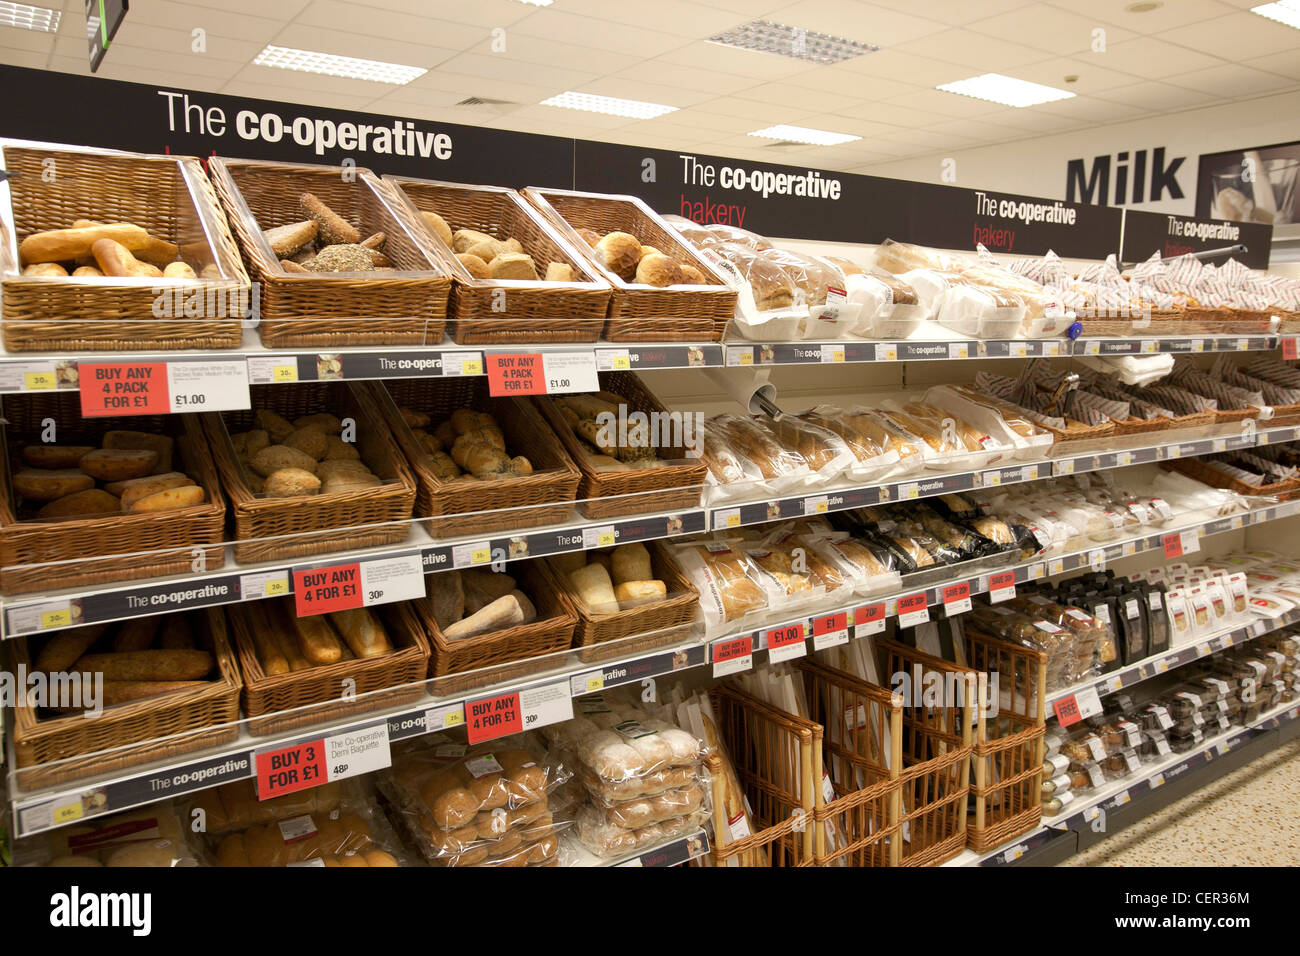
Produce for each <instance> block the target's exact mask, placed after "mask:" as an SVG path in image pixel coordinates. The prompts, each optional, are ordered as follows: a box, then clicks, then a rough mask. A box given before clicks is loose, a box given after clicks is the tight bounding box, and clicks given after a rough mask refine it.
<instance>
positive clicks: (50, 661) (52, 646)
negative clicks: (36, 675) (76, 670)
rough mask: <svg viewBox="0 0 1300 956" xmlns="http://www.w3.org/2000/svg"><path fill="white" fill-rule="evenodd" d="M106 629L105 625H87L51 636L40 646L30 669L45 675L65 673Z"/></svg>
mask: <svg viewBox="0 0 1300 956" xmlns="http://www.w3.org/2000/svg"><path fill="white" fill-rule="evenodd" d="M107 629H108V625H106V624H89V625H87V626H85V627H74V628H70V629H69V630H66V631H60V632H59V633H57V634H54V635H52V636H51V637H50V638H49V640H47V641H46V642H45V644H44V645H42V647H41V650H40V652H39V653H38V654H37V655H36V662H35V663H34V664H32V667H33V668H34V669H35V670H38V671H42V672H44V673H46V674H49V673H53V672H55V671H58V672H64V671H67V670H68V669H69V668H70V667H72V665H73V664H75V663H76V662H77V659H78V658H80V657H81V655H83V654H85V653H86V651H88V650H90V647H91V645H92V644H94V643H95V642H96V641H97V640H99V638H100V637H101V636H102V635H103V633H104V631H106V630H107Z"/></svg>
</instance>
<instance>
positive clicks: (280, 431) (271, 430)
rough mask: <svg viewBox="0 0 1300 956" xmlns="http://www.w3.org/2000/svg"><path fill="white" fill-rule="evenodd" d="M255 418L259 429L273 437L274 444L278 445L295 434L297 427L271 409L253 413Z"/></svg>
mask: <svg viewBox="0 0 1300 956" xmlns="http://www.w3.org/2000/svg"><path fill="white" fill-rule="evenodd" d="M253 417H254V419H256V421H257V427H258V428H261V429H264V430H265V431H266V433H267V434H268V435H270V436H271V442H272V443H273V444H276V445H278V444H279V443H280V442H282V441H284V440H285V439H286V438H288V437H289V436H290V435H291V434H293V430H294V427H295V426H294V425H291V424H290V423H289V421H288V420H287V419H285V418H284V416H282V415H280V414H278V413H277V412H273V411H271V410H270V409H269V408H259V409H258V410H257V411H256V412H254V413H253ZM299 427H301V426H299Z"/></svg>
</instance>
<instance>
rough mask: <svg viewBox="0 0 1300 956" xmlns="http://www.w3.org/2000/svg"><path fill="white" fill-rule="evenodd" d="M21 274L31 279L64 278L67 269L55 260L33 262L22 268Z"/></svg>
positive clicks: (66, 275) (66, 274)
mask: <svg viewBox="0 0 1300 956" xmlns="http://www.w3.org/2000/svg"><path fill="white" fill-rule="evenodd" d="M23 275H24V276H26V277H28V278H31V279H66V278H67V277H68V270H67V269H65V268H63V266H61V265H59V264H58V263H57V262H33V263H32V264H31V265H29V266H26V267H24V268H23Z"/></svg>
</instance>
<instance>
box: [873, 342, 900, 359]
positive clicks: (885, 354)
mask: <svg viewBox="0 0 1300 956" xmlns="http://www.w3.org/2000/svg"><path fill="white" fill-rule="evenodd" d="M876 361H877V362H897V361H898V346H897V345H895V344H893V343H892V342H889V343H886V342H880V343H877V345H876Z"/></svg>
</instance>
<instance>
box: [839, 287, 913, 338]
mask: <svg viewBox="0 0 1300 956" xmlns="http://www.w3.org/2000/svg"><path fill="white" fill-rule="evenodd" d="M844 283H845V291H846V292H847V293H848V298H849V302H850V303H852V304H855V305H857V306H859V311H858V318H857V322H856V323H855V324H854V326H853V328H852V329H850V330H849V331H850V332H851V333H852V334H853V335H857V336H860V337H862V338H868V339H905V338H909V337H910V336H911V335H912V334H913V333H915V332H916V330H917V329H919V328H920V327H921V326H922V325H924V324H925V321H926V309H925V306H924V305H923V304H922V303H921V301H920V297H919V296H918V295H917V291H916V289H914V288H912V287H911V286H910V285H908V284H907V283H906V282H905V281H903V279H902V278H900V277H899V276H893V275H889V274H888V273H882V272H865V273H861V274H857V275H846V276H845V277H844Z"/></svg>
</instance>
